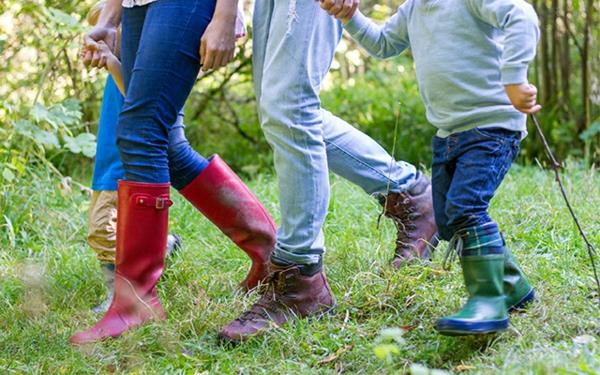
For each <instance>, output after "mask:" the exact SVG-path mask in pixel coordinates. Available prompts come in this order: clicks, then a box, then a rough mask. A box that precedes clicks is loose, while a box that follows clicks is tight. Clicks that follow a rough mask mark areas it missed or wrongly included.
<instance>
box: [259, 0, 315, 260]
mask: <svg viewBox="0 0 600 375" xmlns="http://www.w3.org/2000/svg"><path fill="white" fill-rule="evenodd" d="M289 1H295V0H289ZM317 9H319V8H318V7H317ZM288 10H289V7H288ZM313 15H314V12H313ZM314 19H315V17H312V15H311V17H309V20H310V25H312V27H313V28H314ZM293 21H297V18H294V20H293ZM290 28H291V24H290V25H289V26H288V31H287V32H286V34H285V35H286V36H285V37H288V35H289V34H290V31H289V30H290ZM309 39H310V33H306V35H305V37H304V39H303V41H302V45H306V44H307V43H309ZM308 50H309V49H308V48H304V49H303V51H302V55H301V58H300V60H299V61H300V64H299V65H300V69H305V70H306V59H307V55H308ZM261 84H262V83H261ZM298 87H299V86H298V85H294V90H293V91H294V92H293V94H295V95H293V96H292V98H293V101H294V102H295V104H296V107H297V108H302V103H303V101H302V92H300V93H298V92H297V91H298ZM291 91H292V90H290V94H292V93H291ZM261 95H262V94H261ZM290 117H291V118H290V119H289V120H291V121H292V123H294V124H296V123H300V122H301V121H302V118H301V117H302V115H301V114H300V116H299V118H296V116H294V115H292V116H290ZM284 125H285V127H286V128H287V130H288V134H289V136H290V138H291V139H293V140H294V141H295V142H296V139H297V138H296V137H295V136H294V132H293V131H291V126H289V125H286V124H284ZM321 127H322V125H321ZM300 141H302V140H300ZM298 143H299V144H302V146H303V147H304V148H306V149H307V148H308V143H307V141H306V140H304V142H298ZM325 154H326V150H325ZM325 157H326V155H325ZM304 159H306V160H307V161H308V162H309V163H310V164H311V165H313V160H312V157H311V156H310V155H306V153H305V154H304ZM311 188H312V193H313V195H314V196H320V194H318V193H319V186H318V184H317V183H315V182H314V179H313V183H312V186H311ZM315 221H316V220H315V210H311V215H310V225H309V233H310V237H311V238H317V237H318V236H319V235H320V232H321V231H322V228H319V229H318V230H317V233H314V232H315V231H314V223H315ZM311 245H312V244H311ZM276 250H279V251H281V252H284V253H292V254H294V255H298V256H300V257H303V258H308V259H310V258H311V255H314V254H310V253H302V254H298V253H296V252H290V251H287V250H285V249H283V248H282V247H281V246H280V244H279V239H278V240H277V243H276ZM324 251H325V247H323V252H324ZM322 254H323V253H321V254H320V256H323V255H322Z"/></svg>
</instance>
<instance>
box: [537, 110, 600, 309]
mask: <svg viewBox="0 0 600 375" xmlns="http://www.w3.org/2000/svg"><path fill="white" fill-rule="evenodd" d="M530 117H531V121H532V122H533V125H534V126H535V130H536V132H537V134H538V136H539V137H540V139H541V140H542V144H543V145H544V151H545V152H546V156H547V157H548V159H549V160H550V162H551V164H552V169H553V170H554V176H555V180H556V182H557V183H558V186H559V187H560V192H561V194H562V196H563V198H564V200H565V203H566V204H567V208H568V209H569V212H570V213H571V217H572V218H573V221H575V225H576V226H577V230H579V234H580V235H581V237H582V238H583V240H584V241H585V244H586V246H587V251H588V255H589V257H590V262H591V263H592V269H593V270H594V278H595V279H596V286H597V287H598V297H600V279H598V270H597V268H596V261H595V259H594V256H595V255H596V254H597V252H596V248H594V245H592V243H591V242H590V241H589V240H588V237H587V236H586V234H585V232H584V231H583V228H582V227H581V224H580V223H579V220H578V219H577V215H575V211H574V210H573V207H572V206H571V203H570V202H569V199H568V198H567V192H566V191H565V187H564V185H563V183H562V180H561V178H560V168H561V165H560V163H559V162H558V161H557V160H556V157H554V154H553V153H552V150H551V149H550V146H549V145H548V141H547V140H546V137H545V136H544V132H542V127H541V126H540V124H539V122H538V120H537V118H536V117H535V115H533V114H532V115H531V116H530Z"/></svg>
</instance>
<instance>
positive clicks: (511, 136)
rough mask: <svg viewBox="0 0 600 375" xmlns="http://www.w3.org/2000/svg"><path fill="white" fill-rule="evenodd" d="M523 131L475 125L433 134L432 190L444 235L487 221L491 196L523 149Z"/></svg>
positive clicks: (440, 227) (434, 204)
mask: <svg viewBox="0 0 600 375" xmlns="http://www.w3.org/2000/svg"><path fill="white" fill-rule="evenodd" d="M520 144H521V133H520V132H514V131H510V130H505V129H502V128H475V129H471V130H467V131H464V132H460V133H456V134H452V135H450V136H448V137H446V138H440V137H434V138H433V164H432V171H431V174H432V179H431V184H432V191H433V209H434V212H435V221H436V223H437V226H438V231H439V234H440V236H441V237H442V238H443V239H444V240H446V241H449V240H450V239H451V238H452V236H453V235H454V233H455V232H457V231H458V230H460V229H464V228H468V227H475V226H481V225H484V224H487V223H489V222H491V221H492V219H491V218H490V217H489V215H488V208H489V205H490V200H491V199H492V198H493V197H494V193H495V192H496V189H498V187H499V186H500V184H501V183H502V179H503V178H504V176H505V175H506V172H508V170H509V169H510V166H511V165H512V162H513V161H514V159H515V158H516V156H517V154H518V153H519V146H520Z"/></svg>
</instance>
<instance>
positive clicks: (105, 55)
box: [96, 40, 119, 67]
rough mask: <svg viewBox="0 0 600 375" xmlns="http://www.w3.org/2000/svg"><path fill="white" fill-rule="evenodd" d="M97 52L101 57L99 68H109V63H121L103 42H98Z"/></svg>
mask: <svg viewBox="0 0 600 375" xmlns="http://www.w3.org/2000/svg"><path fill="white" fill-rule="evenodd" d="M96 52H97V53H98V55H99V56H100V58H99V63H98V66H102V67H107V65H108V63H109V62H113V61H115V60H116V61H117V62H118V61H119V59H117V57H116V56H115V54H114V53H113V51H112V50H111V49H110V47H109V46H108V45H106V43H104V41H102V40H101V41H99V42H98V47H97V50H96Z"/></svg>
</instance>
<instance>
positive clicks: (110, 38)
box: [81, 25, 117, 68]
mask: <svg viewBox="0 0 600 375" xmlns="http://www.w3.org/2000/svg"><path fill="white" fill-rule="evenodd" d="M116 38H117V28H116V26H115V27H108V26H98V25H96V26H95V27H94V28H93V29H92V30H90V31H89V32H87V33H86V34H85V35H84V36H83V46H82V53H81V58H82V60H83V64H84V65H85V66H91V67H93V68H94V67H98V68H103V67H104V66H103V65H101V61H100V55H99V54H98V53H97V49H98V43H99V42H100V41H102V42H103V43H104V44H105V45H107V46H112V47H113V48H114V46H115V44H116V43H115V42H116Z"/></svg>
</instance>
